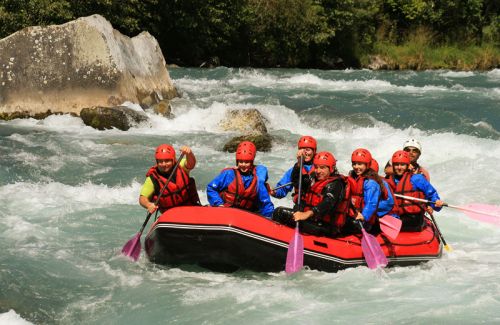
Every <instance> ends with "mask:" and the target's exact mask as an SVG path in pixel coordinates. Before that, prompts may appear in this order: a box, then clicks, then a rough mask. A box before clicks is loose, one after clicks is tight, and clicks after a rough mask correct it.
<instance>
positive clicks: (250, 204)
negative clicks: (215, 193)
mask: <svg viewBox="0 0 500 325" xmlns="http://www.w3.org/2000/svg"><path fill="white" fill-rule="evenodd" d="M227 169H232V170H233V171H234V180H233V181H232V182H231V184H229V186H228V187H227V189H226V190H224V191H222V192H221V197H222V199H223V200H224V206H228V207H235V208H241V209H245V210H250V211H253V210H255V208H256V207H255V203H256V198H257V174H256V171H255V168H254V169H253V172H252V173H253V179H252V182H251V183H250V185H249V186H248V188H245V184H243V179H242V178H241V173H240V171H239V170H238V168H227Z"/></svg>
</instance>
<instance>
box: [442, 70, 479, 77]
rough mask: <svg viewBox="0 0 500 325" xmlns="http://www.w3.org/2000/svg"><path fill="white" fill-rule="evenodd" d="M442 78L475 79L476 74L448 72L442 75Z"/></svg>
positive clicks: (470, 72)
mask: <svg viewBox="0 0 500 325" xmlns="http://www.w3.org/2000/svg"><path fill="white" fill-rule="evenodd" d="M440 76H442V77H445V78H467V77H473V76H474V72H472V71H447V72H443V73H441V74H440Z"/></svg>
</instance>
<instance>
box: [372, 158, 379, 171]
mask: <svg viewBox="0 0 500 325" xmlns="http://www.w3.org/2000/svg"><path fill="white" fill-rule="evenodd" d="M370 168H371V169H373V170H374V171H375V173H377V174H378V171H379V167H378V162H377V161H376V160H375V159H373V158H372V161H370Z"/></svg>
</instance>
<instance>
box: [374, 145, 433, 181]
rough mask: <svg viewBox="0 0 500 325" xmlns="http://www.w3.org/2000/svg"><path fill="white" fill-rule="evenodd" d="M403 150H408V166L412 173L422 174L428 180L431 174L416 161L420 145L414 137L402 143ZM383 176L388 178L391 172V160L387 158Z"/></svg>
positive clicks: (418, 156)
mask: <svg viewBox="0 0 500 325" xmlns="http://www.w3.org/2000/svg"><path fill="white" fill-rule="evenodd" d="M403 150H404V151H406V152H408V154H409V155H410V166H409V168H408V170H409V171H411V172H412V173H413V174H422V175H424V176H425V178H426V179H427V180H428V181H429V182H430V181H431V176H430V174H429V172H428V171H427V169H425V168H424V167H423V166H421V165H420V164H419V163H418V162H417V161H418V158H420V155H421V154H422V145H421V144H420V142H418V141H417V140H415V139H409V140H408V141H406V142H405V143H404V144H403ZM384 172H385V178H389V177H390V176H391V175H392V174H393V173H394V171H393V167H392V165H391V161H390V160H389V161H388V162H387V164H386V165H385V168H384Z"/></svg>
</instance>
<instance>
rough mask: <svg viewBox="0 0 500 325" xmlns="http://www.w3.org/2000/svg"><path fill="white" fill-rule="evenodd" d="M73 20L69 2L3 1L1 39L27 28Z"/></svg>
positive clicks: (0, 21) (1, 8) (41, 0)
mask: <svg viewBox="0 0 500 325" xmlns="http://www.w3.org/2000/svg"><path fill="white" fill-rule="evenodd" d="M72 18H73V16H72V13H71V10H70V4H69V2H68V1H67V0H2V2H0V37H3V36H7V35H9V34H11V33H14V32H15V31H17V30H19V29H22V28H24V27H27V26H32V25H48V24H61V23H64V22H66V21H68V20H71V19H72Z"/></svg>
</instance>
